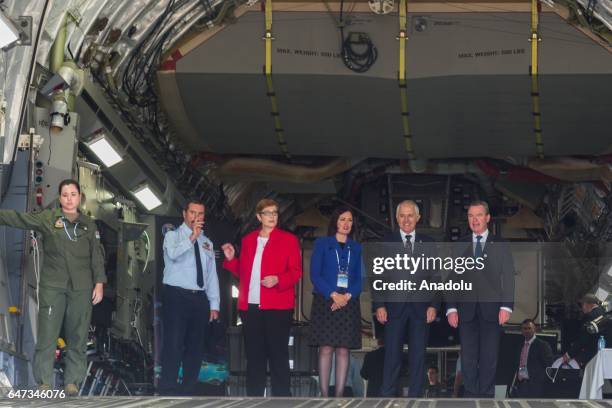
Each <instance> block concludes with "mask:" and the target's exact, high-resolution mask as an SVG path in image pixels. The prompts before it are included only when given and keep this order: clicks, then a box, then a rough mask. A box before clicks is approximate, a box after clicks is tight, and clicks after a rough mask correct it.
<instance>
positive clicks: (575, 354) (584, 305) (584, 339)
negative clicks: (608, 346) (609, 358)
mask: <svg viewBox="0 0 612 408" xmlns="http://www.w3.org/2000/svg"><path fill="white" fill-rule="evenodd" d="M580 307H581V309H582V313H583V314H584V317H583V319H582V322H581V323H582V324H581V327H580V334H579V335H578V338H577V339H576V341H574V342H573V343H572V345H571V347H570V348H569V350H567V352H566V353H565V354H564V355H563V362H564V363H567V362H568V361H570V360H571V359H574V360H576V361H577V362H578V364H579V365H580V367H581V368H584V366H586V365H587V363H588V362H589V361H590V360H591V359H592V358H593V357H594V356H595V354H597V340H598V339H599V336H600V335H601V334H599V333H595V334H591V333H589V332H587V330H586V326H585V325H586V324H587V323H589V322H591V321H593V320H595V319H596V318H598V317H600V316H603V315H604V314H605V313H606V311H605V310H604V308H603V307H601V302H600V301H599V299H598V298H597V296H595V295H594V294H592V293H587V294H586V295H584V296H583V297H582V299H581V300H580Z"/></svg>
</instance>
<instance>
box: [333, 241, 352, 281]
mask: <svg viewBox="0 0 612 408" xmlns="http://www.w3.org/2000/svg"><path fill="white" fill-rule="evenodd" d="M347 248H348V247H347ZM336 260H337V261H338V281H337V283H336V286H337V287H339V288H342V289H348V277H349V275H348V268H349V264H350V263H351V249H350V248H348V259H347V261H346V265H345V266H344V267H343V266H342V265H340V255H339V254H338V250H337V249H336Z"/></svg>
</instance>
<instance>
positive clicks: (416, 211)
mask: <svg viewBox="0 0 612 408" xmlns="http://www.w3.org/2000/svg"><path fill="white" fill-rule="evenodd" d="M402 205H411V206H412V208H414V212H415V213H416V215H420V214H419V206H418V205H417V203H416V202H415V201H412V200H404V201H402V202H401V203H399V204H398V205H397V207H395V218H397V216H398V215H399V211H400V207H401V206H402Z"/></svg>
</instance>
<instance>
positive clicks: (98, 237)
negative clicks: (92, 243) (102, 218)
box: [96, 230, 100, 239]
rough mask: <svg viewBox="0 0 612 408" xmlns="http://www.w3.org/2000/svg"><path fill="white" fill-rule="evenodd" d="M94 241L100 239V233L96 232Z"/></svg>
mask: <svg viewBox="0 0 612 408" xmlns="http://www.w3.org/2000/svg"><path fill="white" fill-rule="evenodd" d="M96 239H100V231H98V230H96Z"/></svg>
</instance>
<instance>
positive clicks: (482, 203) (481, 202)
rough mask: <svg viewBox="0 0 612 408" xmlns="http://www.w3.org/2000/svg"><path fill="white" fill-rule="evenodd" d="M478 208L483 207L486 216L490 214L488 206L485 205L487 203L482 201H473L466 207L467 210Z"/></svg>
mask: <svg viewBox="0 0 612 408" xmlns="http://www.w3.org/2000/svg"><path fill="white" fill-rule="evenodd" d="M478 206H482V207H484V209H485V213H486V214H490V213H489V204H487V202H486V201H482V200H475V201H472V202H471V203H470V205H469V206H468V208H470V207H478Z"/></svg>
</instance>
